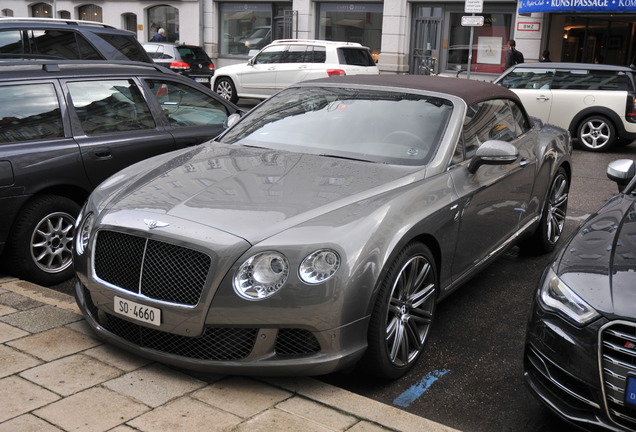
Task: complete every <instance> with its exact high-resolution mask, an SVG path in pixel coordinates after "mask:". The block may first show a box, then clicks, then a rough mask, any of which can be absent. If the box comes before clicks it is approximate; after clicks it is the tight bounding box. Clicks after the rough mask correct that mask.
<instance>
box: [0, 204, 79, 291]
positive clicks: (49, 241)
mask: <svg viewBox="0 0 636 432" xmlns="http://www.w3.org/2000/svg"><path fill="white" fill-rule="evenodd" d="M79 212H80V206H79V205H78V204H77V203H76V202H75V201H72V200H70V199H68V198H64V197H60V196H55V195H44V196H41V197H37V198H34V199H33V200H31V201H30V202H28V203H27V205H26V206H25V207H24V209H23V210H22V212H21V213H20V214H19V215H18V217H17V218H16V222H15V224H14V226H13V228H12V230H11V234H10V236H9V240H8V242H7V251H6V253H5V256H6V257H7V258H8V260H7V264H8V268H7V270H8V271H9V272H10V273H11V274H13V275H15V276H17V277H19V278H22V279H25V280H28V281H31V282H34V283H37V284H40V285H45V286H50V285H54V284H58V283H61V282H64V281H65V280H68V279H70V278H71V277H72V276H73V259H72V258H73V257H72V254H71V252H72V246H73V234H74V225H75V219H76V218H77V215H78V214H79Z"/></svg>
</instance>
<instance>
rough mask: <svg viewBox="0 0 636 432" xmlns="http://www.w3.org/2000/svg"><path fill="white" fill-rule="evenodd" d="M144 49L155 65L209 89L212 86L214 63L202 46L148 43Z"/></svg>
mask: <svg viewBox="0 0 636 432" xmlns="http://www.w3.org/2000/svg"><path fill="white" fill-rule="evenodd" d="M143 47H144V49H145V50H146V52H147V53H148V55H150V57H151V58H152V59H153V60H154V62H155V63H157V64H160V65H161V66H164V67H167V68H168V69H171V70H173V71H175V72H177V73H180V74H181V75H184V76H187V77H188V78H192V79H193V80H195V81H196V82H198V83H201V84H203V85H205V86H207V87H211V86H212V76H213V75H214V62H212V60H211V59H210V57H209V56H208V55H207V53H206V52H205V51H204V50H203V48H201V47H200V46H196V45H185V44H175V43H167V42H146V43H144V44H143Z"/></svg>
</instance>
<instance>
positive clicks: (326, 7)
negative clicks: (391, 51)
mask: <svg viewBox="0 0 636 432" xmlns="http://www.w3.org/2000/svg"><path fill="white" fill-rule="evenodd" d="M319 10H320V16H319V21H318V22H319V24H318V39H325V40H331V41H343V42H357V43H360V44H362V45H364V46H366V47H369V49H370V50H371V52H373V53H375V54H376V55H377V54H378V53H379V52H380V48H381V42H382V4H381V3H320V7H319Z"/></svg>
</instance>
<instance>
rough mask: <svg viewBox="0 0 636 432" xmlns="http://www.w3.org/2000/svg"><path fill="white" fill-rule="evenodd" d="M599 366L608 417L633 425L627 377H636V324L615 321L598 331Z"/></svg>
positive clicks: (635, 410)
mask: <svg viewBox="0 0 636 432" xmlns="http://www.w3.org/2000/svg"><path fill="white" fill-rule="evenodd" d="M600 349H601V365H602V371H601V373H602V376H603V386H604V390H605V400H606V403H607V409H608V412H609V415H610V418H611V419H612V420H613V421H614V422H616V423H618V424H620V425H622V426H623V427H627V428H629V429H634V428H636V408H632V407H630V406H629V405H627V404H626V403H625V402H624V400H625V385H626V382H627V376H628V375H629V374H634V376H636V324H630V323H617V324H612V325H610V326H608V327H606V328H605V329H604V330H603V333H602V334H601V348H600Z"/></svg>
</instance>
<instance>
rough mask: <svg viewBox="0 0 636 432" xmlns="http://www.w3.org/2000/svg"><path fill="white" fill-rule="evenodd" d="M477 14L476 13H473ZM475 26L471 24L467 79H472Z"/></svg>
mask: <svg viewBox="0 0 636 432" xmlns="http://www.w3.org/2000/svg"><path fill="white" fill-rule="evenodd" d="M473 16H475V14H473ZM474 34H475V27H474V26H470V38H469V40H468V66H467V67H466V79H470V65H471V64H473V36H474Z"/></svg>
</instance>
